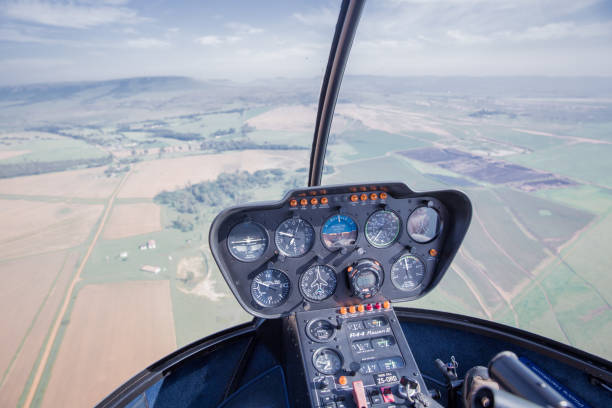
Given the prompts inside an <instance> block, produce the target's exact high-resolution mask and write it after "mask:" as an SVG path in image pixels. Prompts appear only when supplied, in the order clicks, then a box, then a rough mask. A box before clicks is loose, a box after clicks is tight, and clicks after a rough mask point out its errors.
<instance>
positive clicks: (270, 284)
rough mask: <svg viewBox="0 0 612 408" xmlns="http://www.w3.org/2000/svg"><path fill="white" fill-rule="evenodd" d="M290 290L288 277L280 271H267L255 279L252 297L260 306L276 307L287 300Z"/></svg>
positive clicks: (252, 286)
mask: <svg viewBox="0 0 612 408" xmlns="http://www.w3.org/2000/svg"><path fill="white" fill-rule="evenodd" d="M290 288H291V283H290V282H289V278H288V277H287V275H285V274H284V273H283V272H281V271H279V270H278V269H266V270H264V271H262V272H259V273H258V274H257V275H255V278H253V282H251V296H253V300H254V301H255V302H256V303H257V304H258V305H259V306H262V307H275V306H279V305H281V304H282V303H283V302H285V300H287V296H288V295H289V289H290Z"/></svg>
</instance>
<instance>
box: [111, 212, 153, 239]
mask: <svg viewBox="0 0 612 408" xmlns="http://www.w3.org/2000/svg"><path fill="white" fill-rule="evenodd" d="M160 217H161V211H160V208H159V206H158V205H156V204H153V203H137V204H120V205H116V206H115V207H114V208H113V212H112V213H111V216H110V219H109V220H108V223H107V224H106V227H105V228H104V235H103V236H104V239H118V238H125V237H131V236H132V235H140V234H146V233H149V232H154V231H160V230H161V229H162V226H161V218H160Z"/></svg>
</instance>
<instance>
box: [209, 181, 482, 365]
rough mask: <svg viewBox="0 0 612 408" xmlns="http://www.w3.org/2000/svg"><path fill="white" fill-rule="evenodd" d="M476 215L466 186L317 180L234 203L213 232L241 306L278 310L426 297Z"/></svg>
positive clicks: (272, 313) (257, 311)
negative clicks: (422, 189) (432, 188)
mask: <svg viewBox="0 0 612 408" xmlns="http://www.w3.org/2000/svg"><path fill="white" fill-rule="evenodd" d="M470 218H471V205H470V203H469V200H468V199H467V197H466V196H465V195H464V194H462V193H460V192H458V191H452V190H447V191H438V192H430V193H415V192H412V191H411V190H410V189H409V188H408V187H406V186H405V185H404V184H402V183H384V184H376V185H370V184H367V185H366V184H364V185H341V186H329V187H317V188H308V189H299V190H292V191H289V192H288V193H287V195H286V196H285V198H284V199H282V200H281V201H279V202H275V203H261V204H259V203H254V204H247V205H243V206H238V207H233V208H230V209H227V210H225V211H223V212H222V213H221V214H219V215H218V216H217V218H216V219H215V220H214V222H213V224H212V226H211V231H210V236H209V241H210V246H211V250H212V252H213V256H214V257H215V260H216V262H217V264H218V265H219V267H220V269H221V272H222V274H223V276H224V278H225V279H226V281H227V283H228V285H229V286H230V288H231V289H232V291H233V293H234V295H235V296H236V298H237V299H238V300H239V302H240V303H241V305H242V306H243V307H244V308H245V309H246V310H247V311H248V312H249V313H251V314H253V315H256V316H260V317H268V318H270V317H280V316H286V315H289V314H290V313H293V312H299V311H308V310H320V309H325V308H333V307H336V306H338V305H342V306H347V307H348V306H351V305H357V304H359V303H361V302H362V301H363V300H368V301H370V302H384V301H385V300H393V301H401V300H411V299H417V298H419V297H421V296H423V295H424V294H425V293H427V292H428V291H429V290H431V289H432V288H433V287H434V286H435V285H436V284H437V282H438V281H439V280H440V278H441V277H442V275H443V273H444V271H445V270H446V268H447V267H448V265H449V264H450V261H451V260H452V257H453V256H454V255H455V252H456V250H457V249H458V247H459V245H460V243H461V241H462V239H463V237H464V235H465V232H466V230H467V226H468V225H469V221H470ZM327 357H329V358H330V359H332V360H333V357H332V356H331V355H328V354H325V353H323V354H322V356H321V358H327ZM332 362H333V361H332Z"/></svg>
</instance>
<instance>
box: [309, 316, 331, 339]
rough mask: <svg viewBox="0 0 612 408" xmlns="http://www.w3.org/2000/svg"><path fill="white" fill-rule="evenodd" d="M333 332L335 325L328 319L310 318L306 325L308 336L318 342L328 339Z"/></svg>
mask: <svg viewBox="0 0 612 408" xmlns="http://www.w3.org/2000/svg"><path fill="white" fill-rule="evenodd" d="M335 332H336V327H335V326H334V325H333V324H332V323H331V322H330V321H329V320H325V319H319V320H312V321H311V322H310V323H308V325H307V326H306V334H307V335H308V337H310V338H311V339H312V340H314V341H318V342H325V341H329V340H330V339H331V338H332V337H333V335H334V333H335Z"/></svg>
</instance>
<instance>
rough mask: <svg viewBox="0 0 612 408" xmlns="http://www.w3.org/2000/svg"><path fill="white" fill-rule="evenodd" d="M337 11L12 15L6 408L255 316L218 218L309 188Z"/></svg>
mask: <svg viewBox="0 0 612 408" xmlns="http://www.w3.org/2000/svg"><path fill="white" fill-rule="evenodd" d="M339 7H340V5H339V4H335V3H331V4H329V3H328V2H317V3H315V2H310V1H309V2H300V1H293V2H282V3H279V2H250V1H245V2H240V3H237V2H222V1H218V2H180V3H175V2H153V3H151V2H137V1H131V2H130V1H101V2H90V1H76V2H74V1H70V2H68V1H66V2H63V1H57V2H42V1H41V2H39V1H34V2H31V1H30V2H5V3H3V5H2V6H0V27H1V28H0V60H1V62H0V106H1V108H0V213H1V214H2V215H3V217H2V222H3V225H2V233H1V234H0V279H1V281H0V287H1V288H2V289H0V308H1V309H2V310H3V311H4V317H3V319H2V325H1V326H0V344H2V351H1V352H0V406H3V407H14V406H18V405H19V406H43V407H58V406H64V407H78V406H92V405H93V404H95V403H96V402H98V401H100V400H101V399H102V398H103V397H105V396H106V395H107V394H109V393H110V392H111V391H113V390H114V389H115V388H116V387H118V386H119V385H121V384H122V383H124V382H125V381H127V380H128V379H129V378H130V377H131V376H133V375H135V374H136V373H138V372H139V371H141V370H143V369H144V368H145V367H147V366H148V365H150V364H152V363H153V362H155V361H156V360H158V359H160V358H162V357H164V356H166V355H167V354H169V353H171V352H172V351H174V350H176V349H177V348H179V347H182V346H184V345H186V344H189V343H191V342H193V341H195V340H198V339H200V338H202V337H204V336H206V335H209V334H212V333H214V332H217V331H219V330H222V329H225V328H228V327H231V326H234V325H236V324H238V323H241V322H245V321H248V320H250V319H251V318H252V317H251V316H250V315H248V314H247V313H246V312H245V311H244V310H243V309H242V308H241V307H240V306H239V305H238V303H237V302H236V300H235V299H234V297H233V296H232V295H231V292H230V290H229V288H228V287H227V285H226V284H225V281H224V280H223V278H222V277H221V275H220V273H219V271H218V269H217V267H216V265H215V263H214V260H213V259H212V257H211V255H210V251H209V248H208V230H209V226H210V223H211V221H212V219H213V218H214V216H215V215H216V214H217V213H218V212H220V211H221V210H222V209H223V208H225V207H228V206H230V205H234V204H237V203H242V202H247V201H262V200H272V199H273V200H277V199H279V198H280V197H281V196H282V195H283V194H284V192H285V191H286V190H288V189H290V188H295V187H299V186H304V185H306V179H307V174H308V172H307V170H308V169H307V168H308V157H309V149H310V146H311V144H312V133H313V127H314V122H315V117H316V113H315V108H316V103H317V98H318V94H319V91H320V84H321V78H322V75H323V72H324V69H325V64H326V61H327V57H328V53H329V44H330V41H331V38H332V37H333V33H334V27H335V22H336V16H337V14H338V10H339Z"/></svg>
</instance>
